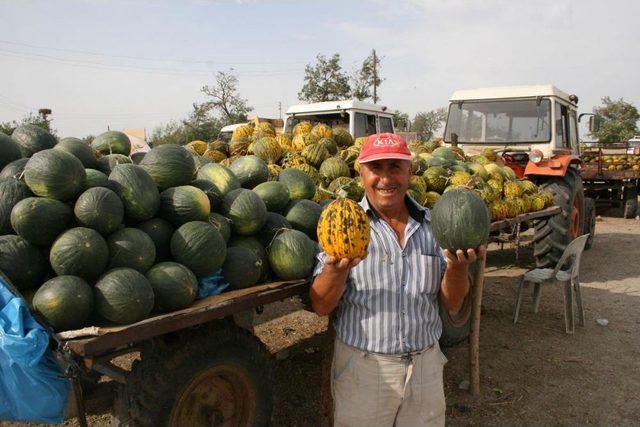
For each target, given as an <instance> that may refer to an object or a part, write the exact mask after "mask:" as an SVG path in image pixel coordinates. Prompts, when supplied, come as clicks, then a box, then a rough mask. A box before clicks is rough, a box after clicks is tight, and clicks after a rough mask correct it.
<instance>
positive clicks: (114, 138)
mask: <svg viewBox="0 0 640 427" xmlns="http://www.w3.org/2000/svg"><path fill="white" fill-rule="evenodd" d="M91 147H92V148H93V149H94V150H96V151H98V152H100V153H102V154H123V155H125V156H128V155H129V153H130V152H131V141H130V140H129V137H128V136H127V135H125V134H124V133H122V132H119V131H117V130H109V131H106V132H103V133H101V134H100V135H98V136H96V137H95V139H94V140H93V141H92V142H91Z"/></svg>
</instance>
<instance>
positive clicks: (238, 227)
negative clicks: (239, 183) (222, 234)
mask: <svg viewBox="0 0 640 427" xmlns="http://www.w3.org/2000/svg"><path fill="white" fill-rule="evenodd" d="M222 213H223V214H224V216H226V217H227V218H229V219H230V220H231V229H232V230H233V231H234V232H235V233H238V234H241V235H251V234H255V233H257V232H258V231H260V229H261V228H262V227H263V226H264V222H265V216H266V213H267V207H266V206H265V204H264V202H263V201H262V199H261V198H260V197H259V196H258V195H257V194H256V193H254V192H253V191H251V190H247V189H245V188H239V189H237V190H232V191H230V192H229V194H227V195H226V196H225V198H224V201H223V202H222Z"/></svg>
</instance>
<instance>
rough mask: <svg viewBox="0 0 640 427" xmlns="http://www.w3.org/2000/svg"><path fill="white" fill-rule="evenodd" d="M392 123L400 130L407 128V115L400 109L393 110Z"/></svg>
mask: <svg viewBox="0 0 640 427" xmlns="http://www.w3.org/2000/svg"><path fill="white" fill-rule="evenodd" d="M393 124H394V125H395V127H396V129H398V130H400V131H406V130H409V115H408V114H407V113H403V112H402V111H400V110H395V111H394V112H393Z"/></svg>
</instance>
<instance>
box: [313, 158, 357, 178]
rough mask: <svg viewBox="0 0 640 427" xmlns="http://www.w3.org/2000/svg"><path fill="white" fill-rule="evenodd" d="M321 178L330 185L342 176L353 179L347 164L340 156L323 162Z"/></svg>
mask: <svg viewBox="0 0 640 427" xmlns="http://www.w3.org/2000/svg"><path fill="white" fill-rule="evenodd" d="M320 176H322V177H323V178H324V180H325V182H327V183H329V182H331V181H333V180H334V179H336V178H339V177H341V176H346V177H351V171H350V170H349V165H347V162H345V161H344V160H342V159H341V158H340V157H338V156H334V157H329V158H328V159H327V160H325V161H324V162H322V165H321V166H320Z"/></svg>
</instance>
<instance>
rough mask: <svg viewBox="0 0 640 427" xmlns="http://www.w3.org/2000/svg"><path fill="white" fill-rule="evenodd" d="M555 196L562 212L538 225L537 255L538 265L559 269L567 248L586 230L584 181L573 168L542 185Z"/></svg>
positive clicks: (535, 247)
mask: <svg viewBox="0 0 640 427" xmlns="http://www.w3.org/2000/svg"><path fill="white" fill-rule="evenodd" d="M539 185H541V186H542V187H543V188H544V189H545V190H546V191H550V192H552V193H554V194H555V196H554V204H556V205H557V206H559V207H560V208H561V209H562V211H561V212H560V213H559V214H557V215H554V216H552V217H551V218H544V219H541V220H539V221H536V222H535V224H534V225H535V235H534V241H535V246H534V249H533V255H534V257H535V259H536V266H537V267H539V268H542V267H551V268H553V267H555V265H556V264H557V263H558V261H559V260H560V257H561V256H562V252H564V249H565V248H566V247H567V245H568V244H569V243H570V242H571V241H572V240H573V239H575V238H576V237H578V236H580V235H581V234H582V231H583V228H584V191H583V187H582V178H580V174H579V173H578V171H577V170H576V169H574V168H572V167H570V168H569V169H567V173H566V174H565V175H564V176H558V177H547V178H545V180H544V181H541V182H540V184H539Z"/></svg>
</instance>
